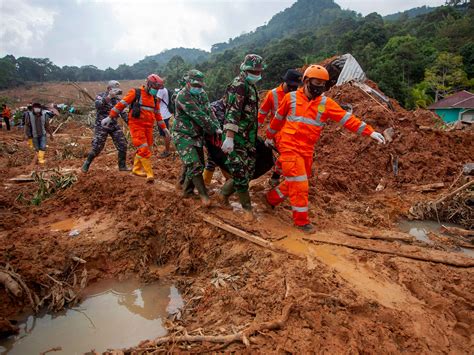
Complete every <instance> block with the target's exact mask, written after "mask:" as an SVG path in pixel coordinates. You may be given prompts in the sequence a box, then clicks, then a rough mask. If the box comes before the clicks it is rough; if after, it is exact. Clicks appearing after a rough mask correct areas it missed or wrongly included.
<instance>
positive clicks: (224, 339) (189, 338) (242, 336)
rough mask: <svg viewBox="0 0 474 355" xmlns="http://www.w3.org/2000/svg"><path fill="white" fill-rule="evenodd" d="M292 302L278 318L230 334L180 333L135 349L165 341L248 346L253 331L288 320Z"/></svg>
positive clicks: (165, 342)
mask: <svg viewBox="0 0 474 355" xmlns="http://www.w3.org/2000/svg"><path fill="white" fill-rule="evenodd" d="M293 306H294V304H293V303H290V304H288V305H286V306H285V307H284V308H283V311H282V315H281V317H280V318H279V319H277V320H274V321H270V322H263V323H256V324H253V325H250V326H249V327H248V328H246V329H244V330H243V331H241V332H238V333H235V334H230V335H188V334H185V335H181V336H173V335H170V336H165V337H160V338H156V339H155V340H153V341H151V342H144V343H142V344H140V345H139V348H138V349H136V350H138V351H142V350H148V349H149V350H152V349H150V348H152V347H156V346H159V345H163V344H167V343H182V342H190V343H192V342H209V343H223V344H226V345H229V344H231V343H233V342H236V341H239V342H241V343H243V344H245V346H247V347H248V346H250V341H249V337H250V336H252V335H253V334H255V333H258V332H261V331H263V330H278V329H281V328H283V326H284V325H285V324H286V322H287V321H288V318H289V316H290V312H291V309H292V308H293Z"/></svg>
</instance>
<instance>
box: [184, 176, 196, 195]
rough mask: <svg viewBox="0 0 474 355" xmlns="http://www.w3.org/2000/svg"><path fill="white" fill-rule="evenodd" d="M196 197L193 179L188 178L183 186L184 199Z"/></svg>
mask: <svg viewBox="0 0 474 355" xmlns="http://www.w3.org/2000/svg"><path fill="white" fill-rule="evenodd" d="M192 196H194V183H193V181H192V180H191V179H189V178H188V177H186V179H184V184H183V197H185V198H187V197H192Z"/></svg>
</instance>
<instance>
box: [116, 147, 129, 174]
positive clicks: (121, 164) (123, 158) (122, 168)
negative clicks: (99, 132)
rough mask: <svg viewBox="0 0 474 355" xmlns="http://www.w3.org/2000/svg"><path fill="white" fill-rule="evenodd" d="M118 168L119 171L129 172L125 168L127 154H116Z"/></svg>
mask: <svg viewBox="0 0 474 355" xmlns="http://www.w3.org/2000/svg"><path fill="white" fill-rule="evenodd" d="M118 168H119V170H120V171H131V170H132V169H130V168H128V167H127V152H120V151H119V152H118Z"/></svg>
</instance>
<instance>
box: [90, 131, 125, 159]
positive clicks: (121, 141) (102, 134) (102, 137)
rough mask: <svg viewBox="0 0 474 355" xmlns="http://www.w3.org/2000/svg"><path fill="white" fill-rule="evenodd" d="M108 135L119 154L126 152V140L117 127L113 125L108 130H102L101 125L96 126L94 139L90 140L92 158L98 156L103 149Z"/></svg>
mask: <svg viewBox="0 0 474 355" xmlns="http://www.w3.org/2000/svg"><path fill="white" fill-rule="evenodd" d="M109 135H110V136H111V137H112V141H113V142H114V145H115V148H117V150H118V151H119V152H126V151H127V139H126V138H125V136H124V134H123V132H122V129H121V128H120V126H119V125H113V126H112V127H110V128H104V127H102V125H100V124H97V125H96V126H95V132H94V139H93V140H92V151H91V153H92V154H94V156H97V155H99V154H100V152H101V151H102V149H104V146H105V142H106V140H107V137H108V136H109Z"/></svg>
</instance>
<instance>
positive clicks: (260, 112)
mask: <svg viewBox="0 0 474 355" xmlns="http://www.w3.org/2000/svg"><path fill="white" fill-rule="evenodd" d="M258 113H259V114H261V115H268V111H263V110H262V109H260V110H258Z"/></svg>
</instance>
